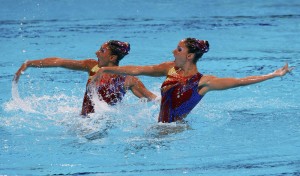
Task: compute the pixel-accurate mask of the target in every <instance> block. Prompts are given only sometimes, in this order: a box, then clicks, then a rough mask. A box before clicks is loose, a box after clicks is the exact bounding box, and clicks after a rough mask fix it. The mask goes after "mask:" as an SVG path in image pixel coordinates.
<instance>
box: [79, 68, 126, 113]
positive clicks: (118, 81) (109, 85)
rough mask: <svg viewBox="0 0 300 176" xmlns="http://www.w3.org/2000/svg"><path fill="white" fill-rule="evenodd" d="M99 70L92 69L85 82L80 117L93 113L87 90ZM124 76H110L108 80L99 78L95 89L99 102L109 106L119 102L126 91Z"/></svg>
mask: <svg viewBox="0 0 300 176" xmlns="http://www.w3.org/2000/svg"><path fill="white" fill-rule="evenodd" d="M98 70H99V67H98V65H96V66H95V67H93V68H92V70H91V71H90V73H89V79H88V82H87V85H86V86H87V89H86V91H85V94H84V98H83V103H82V111H81V114H82V115H87V114H89V113H93V112H95V109H94V105H93V102H92V100H91V92H90V91H89V89H88V85H89V83H90V81H91V79H92V77H93V76H94V75H95V74H96V72H97V71H98ZM125 78H126V76H121V75H112V76H110V78H109V79H104V78H101V79H100V80H99V81H98V82H97V83H96V85H97V86H99V87H98V88H97V94H98V97H99V100H103V101H105V102H106V103H107V104H109V105H114V104H116V103H117V102H119V101H121V100H122V98H123V97H124V95H125V93H126V89H125V86H124V83H125Z"/></svg>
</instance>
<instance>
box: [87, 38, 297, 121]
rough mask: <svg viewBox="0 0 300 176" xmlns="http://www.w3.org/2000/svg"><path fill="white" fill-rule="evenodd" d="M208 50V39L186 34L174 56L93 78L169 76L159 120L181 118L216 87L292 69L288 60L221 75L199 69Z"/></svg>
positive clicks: (259, 79)
mask: <svg viewBox="0 0 300 176" xmlns="http://www.w3.org/2000/svg"><path fill="white" fill-rule="evenodd" d="M208 50H209V43H208V41H205V40H198V39H195V38H186V39H183V40H181V41H180V42H179V44H178V46H177V47H176V48H175V50H173V54H174V57H175V60H174V61H172V62H164V63H161V64H158V65H151V66H122V67H103V68H101V69H100V70H99V71H98V73H97V76H95V77H94V80H93V81H97V79H99V78H100V77H101V75H102V74H104V73H114V74H120V75H146V76H153V77H158V76H166V80H165V81H164V82H163V84H162V86H161V97H162V98H161V105H160V113H159V116H158V122H162V123H170V122H175V121H182V120H184V118H185V117H186V116H187V115H188V114H189V113H190V111H191V110H192V109H193V108H194V107H195V106H196V105H197V104H198V103H199V102H200V100H201V99H202V98H203V97H204V95H205V94H206V93H208V92H210V91H213V90H225V89H230V88H234V87H239V86H246V85H250V84H255V83H259V82H262V81H265V80H268V79H272V78H275V77H279V76H284V75H285V74H286V73H288V72H290V71H291V70H292V68H289V67H288V65H287V64H286V65H285V66H284V67H282V68H280V69H278V70H275V71H274V72H273V73H269V74H266V75H259V76H249V77H245V78H218V77H216V76H213V75H203V74H201V73H199V71H198V69H197V66H196V63H197V61H198V60H199V59H200V58H201V57H202V55H203V54H204V53H206V52H208Z"/></svg>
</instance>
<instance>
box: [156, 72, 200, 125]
mask: <svg viewBox="0 0 300 176" xmlns="http://www.w3.org/2000/svg"><path fill="white" fill-rule="evenodd" d="M179 70H180V69H179V68H176V67H173V68H171V69H170V70H169V72H168V75H167V78H166V80H165V81H164V82H163V84H162V86H161V97H162V99H161V105H160V113H159V117H158V122H163V123H171V122H175V121H178V120H182V119H183V118H184V117H185V116H186V115H187V114H188V113H190V111H191V110H192V109H193V108H194V107H195V106H196V105H197V104H198V103H199V102H200V100H201V99H202V97H203V96H201V95H199V93H198V83H199V81H200V79H201V77H202V76H203V75H202V74H200V73H199V72H198V73H196V74H195V75H192V76H189V77H183V76H181V75H179V74H178V73H177V72H178V71H179Z"/></svg>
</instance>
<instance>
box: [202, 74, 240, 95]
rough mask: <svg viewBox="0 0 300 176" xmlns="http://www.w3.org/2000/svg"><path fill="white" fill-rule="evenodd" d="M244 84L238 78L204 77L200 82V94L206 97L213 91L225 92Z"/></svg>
mask: <svg viewBox="0 0 300 176" xmlns="http://www.w3.org/2000/svg"><path fill="white" fill-rule="evenodd" d="M241 85H242V82H241V80H240V79H237V78H218V77H216V76H212V75H207V76H203V77H202V78H201V80H200V81H199V84H198V87H199V94H201V95H204V94H206V93H207V92H209V91H212V90H225V89H230V88H234V87H238V86H241Z"/></svg>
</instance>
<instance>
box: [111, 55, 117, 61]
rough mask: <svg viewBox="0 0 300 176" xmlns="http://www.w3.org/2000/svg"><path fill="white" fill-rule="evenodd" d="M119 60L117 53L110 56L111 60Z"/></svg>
mask: <svg viewBox="0 0 300 176" xmlns="http://www.w3.org/2000/svg"><path fill="white" fill-rule="evenodd" d="M117 60H118V56H117V55H111V56H110V61H111V62H115V63H116V62H117Z"/></svg>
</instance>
